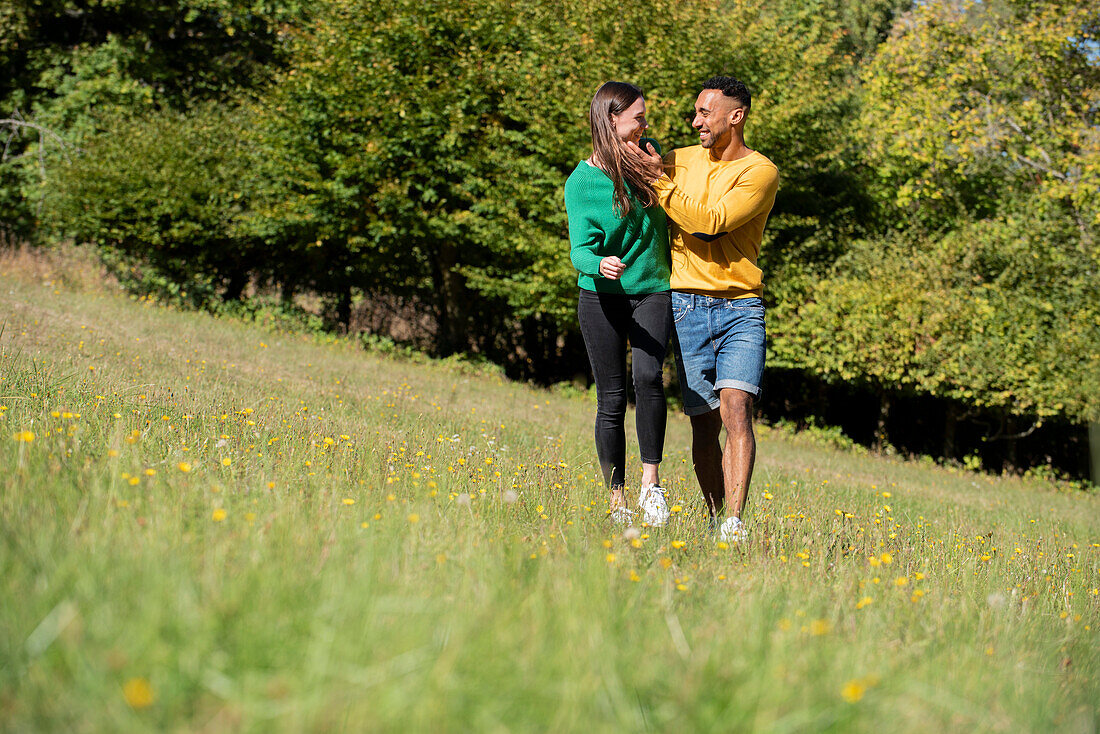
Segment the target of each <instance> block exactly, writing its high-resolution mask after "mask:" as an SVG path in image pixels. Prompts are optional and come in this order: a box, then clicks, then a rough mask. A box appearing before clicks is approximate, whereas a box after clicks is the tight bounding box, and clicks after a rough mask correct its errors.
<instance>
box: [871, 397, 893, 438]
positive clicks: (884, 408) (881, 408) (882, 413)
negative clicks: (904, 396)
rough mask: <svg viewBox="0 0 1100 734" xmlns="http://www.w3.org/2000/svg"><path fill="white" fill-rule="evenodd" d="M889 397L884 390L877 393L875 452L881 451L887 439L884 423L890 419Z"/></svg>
mask: <svg viewBox="0 0 1100 734" xmlns="http://www.w3.org/2000/svg"><path fill="white" fill-rule="evenodd" d="M890 402H891V400H890V395H889V393H887V392H886V391H885V390H880V391H879V400H878V422H877V423H876V424H875V443H874V449H875V451H882V449H883V447H885V446H886V440H887V438H888V436H887V434H886V421H887V420H888V419H889V418H890Z"/></svg>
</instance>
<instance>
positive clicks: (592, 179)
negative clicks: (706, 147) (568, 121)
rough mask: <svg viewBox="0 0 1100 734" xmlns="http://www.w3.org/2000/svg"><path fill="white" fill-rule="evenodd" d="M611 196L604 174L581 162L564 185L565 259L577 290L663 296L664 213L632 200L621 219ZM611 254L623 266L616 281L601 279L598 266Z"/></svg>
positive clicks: (665, 281) (666, 263)
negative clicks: (569, 262) (567, 248)
mask: <svg viewBox="0 0 1100 734" xmlns="http://www.w3.org/2000/svg"><path fill="white" fill-rule="evenodd" d="M655 147H656V146H655ZM614 195H615V187H614V186H613V185H612V183H611V179H610V178H608V177H607V174H606V173H604V172H603V171H601V170H600V169H599V168H596V167H595V166H593V165H592V164H590V163H587V162H585V161H581V162H580V163H579V164H578V165H577V168H576V169H575V170H574V171H573V173H572V174H571V175H570V176H569V180H568V181H566V182H565V211H566V214H567V215H568V216H569V244H570V251H569V257H570V259H571V260H572V261H573V266H574V267H575V268H576V269H577V271H578V272H579V273H580V275H579V276H578V277H577V285H579V286H580V287H581V288H583V289H585V290H588V291H596V292H597V293H627V294H631V295H640V294H645V293H659V292H660V291H667V290H668V277H669V268H670V264H669V252H668V229H667V227H666V225H665V214H664V211H662V209H661V207H660V206H653V207H651V208H649V209H643V208H642V205H641V204H640V203H639V202H638V200H637V199H636V198H635V197H634V196H633V195H631V196H630V203H631V206H630V211H629V212H628V213H627V215H626V216H625V217H620V216H619V215H618V214H617V213H616V212H615V206H614ZM612 255H614V256H616V257H618V258H619V259H620V260H622V262H623V265H625V266H626V267H625V269H624V270H623V274H622V277H620V278H619V279H618V280H608V279H607V278H604V277H603V276H602V275H600V261H601V260H603V259H604V258H605V257H610V256H612Z"/></svg>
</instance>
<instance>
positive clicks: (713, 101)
mask: <svg viewBox="0 0 1100 734" xmlns="http://www.w3.org/2000/svg"><path fill="white" fill-rule="evenodd" d="M739 109H742V108H741V106H740V105H739V104H738V102H737V100H736V99H734V98H732V97H727V96H726V95H725V94H723V93H722V91H721V90H720V89H704V90H703V91H702V92H700V93H699V97H698V99H696V100H695V119H693V120H692V121H691V126H692V127H694V128H695V129H696V130H698V131H699V144H700V145H702V146H703V147H704V148H711V147H713V146H714V145H716V144H717V145H718V146H719V147H720V148H722V147H725V146H726V145H728V144H729V141H730V130H731V129H732V127H733V118H734V115H733V113H734V111H735V110H739Z"/></svg>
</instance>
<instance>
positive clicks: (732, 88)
mask: <svg viewBox="0 0 1100 734" xmlns="http://www.w3.org/2000/svg"><path fill="white" fill-rule="evenodd" d="M703 89H717V90H719V91H720V92H722V94H724V95H726V96H727V97H733V98H734V99H736V100H737V101H738V102H740V103H741V106H742V107H744V108H745V109H746V110H748V109H751V108H752V95H750V94H749V88H748V87H746V86H745V83H744V82H743V81H741V80H740V79H734V78H733V77H732V76H712V77H711V78H710V79H707V80H706V81H705V82H703Z"/></svg>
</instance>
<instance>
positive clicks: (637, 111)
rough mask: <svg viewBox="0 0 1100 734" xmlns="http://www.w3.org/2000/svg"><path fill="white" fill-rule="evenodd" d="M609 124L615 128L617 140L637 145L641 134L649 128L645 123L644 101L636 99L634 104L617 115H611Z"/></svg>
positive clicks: (639, 98) (640, 98)
mask: <svg viewBox="0 0 1100 734" xmlns="http://www.w3.org/2000/svg"><path fill="white" fill-rule="evenodd" d="M611 124H613V125H614V126H615V133H616V134H617V135H618V136H619V140H621V141H623V142H624V143H626V142H631V143H637V142H638V141H639V140H640V139H641V137H642V133H643V132H645V130H646V128H648V127H649V123H647V122H646V121H645V99H644V98H642V97H638V99H636V100H634V104H632V105H630V106H629V107H627V108H626V109H625V110H623V111H622V112H621V113H620V114H618V115H611Z"/></svg>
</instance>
